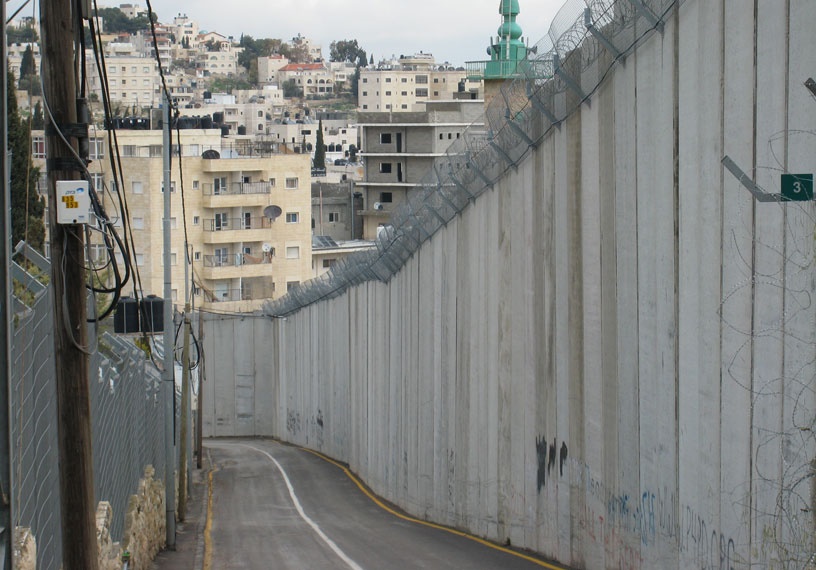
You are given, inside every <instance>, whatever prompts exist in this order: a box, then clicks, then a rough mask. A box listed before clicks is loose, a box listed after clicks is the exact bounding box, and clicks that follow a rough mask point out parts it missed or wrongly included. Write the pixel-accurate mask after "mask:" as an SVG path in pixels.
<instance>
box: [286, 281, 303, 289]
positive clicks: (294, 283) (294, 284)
mask: <svg viewBox="0 0 816 570" xmlns="http://www.w3.org/2000/svg"><path fill="white" fill-rule="evenodd" d="M298 285H300V281H287V282H286V290H287V291H291V290H292V289H294V288H295V287H297V286H298Z"/></svg>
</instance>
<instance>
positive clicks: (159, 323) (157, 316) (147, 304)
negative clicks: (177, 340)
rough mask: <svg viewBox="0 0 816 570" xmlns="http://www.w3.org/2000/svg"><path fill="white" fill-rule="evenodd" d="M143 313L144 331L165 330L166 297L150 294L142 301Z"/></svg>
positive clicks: (157, 331)
mask: <svg viewBox="0 0 816 570" xmlns="http://www.w3.org/2000/svg"><path fill="white" fill-rule="evenodd" d="M140 306H141V314H142V332H146V333H160V332H164V299H162V298H161V297H157V296H156V295H148V296H147V297H145V298H144V299H142V300H141V302H140Z"/></svg>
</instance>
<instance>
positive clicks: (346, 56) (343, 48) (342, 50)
mask: <svg viewBox="0 0 816 570" xmlns="http://www.w3.org/2000/svg"><path fill="white" fill-rule="evenodd" d="M329 54H330V55H329V61H347V62H349V63H354V62H356V61H359V60H360V56H361V54H362V58H363V60H364V61H365V50H364V49H362V48H361V47H360V46H359V44H358V43H357V40H339V41H334V42H332V43H331V46H330V48H329Z"/></svg>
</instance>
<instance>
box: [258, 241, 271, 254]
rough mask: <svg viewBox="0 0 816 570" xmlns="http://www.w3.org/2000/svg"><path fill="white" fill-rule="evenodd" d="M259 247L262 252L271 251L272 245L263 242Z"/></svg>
mask: <svg viewBox="0 0 816 570" xmlns="http://www.w3.org/2000/svg"><path fill="white" fill-rule="evenodd" d="M261 249H262V250H263V252H264V253H269V252H270V251H272V245H271V244H268V243H265V244H263V245H262V246H261Z"/></svg>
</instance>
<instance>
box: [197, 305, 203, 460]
mask: <svg viewBox="0 0 816 570" xmlns="http://www.w3.org/2000/svg"><path fill="white" fill-rule="evenodd" d="M196 419H197V420H198V421H196V467H197V468H199V469H201V464H202V459H201V456H202V455H203V454H204V445H203V443H202V441H201V440H202V434H203V433H204V428H203V424H202V422H203V421H204V313H203V312H202V311H201V308H199V309H198V401H197V402H196Z"/></svg>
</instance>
